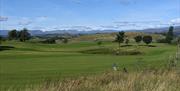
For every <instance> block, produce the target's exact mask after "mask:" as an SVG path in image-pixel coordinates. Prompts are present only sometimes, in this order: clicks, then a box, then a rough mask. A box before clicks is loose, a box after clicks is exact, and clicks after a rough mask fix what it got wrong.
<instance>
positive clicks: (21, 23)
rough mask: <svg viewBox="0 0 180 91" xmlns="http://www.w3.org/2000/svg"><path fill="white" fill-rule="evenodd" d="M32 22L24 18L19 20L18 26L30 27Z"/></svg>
mask: <svg viewBox="0 0 180 91" xmlns="http://www.w3.org/2000/svg"><path fill="white" fill-rule="evenodd" d="M32 22H33V21H32V20H31V19H29V18H26V17H23V18H21V19H20V21H19V22H18V25H22V26H25V25H30V24H32Z"/></svg>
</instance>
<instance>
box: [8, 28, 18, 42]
mask: <svg viewBox="0 0 180 91" xmlns="http://www.w3.org/2000/svg"><path fill="white" fill-rule="evenodd" d="M17 38H18V35H17V30H16V29H14V30H11V31H9V32H8V39H9V40H13V39H17Z"/></svg>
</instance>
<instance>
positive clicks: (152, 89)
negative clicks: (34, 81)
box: [9, 70, 180, 91]
mask: <svg viewBox="0 0 180 91" xmlns="http://www.w3.org/2000/svg"><path fill="white" fill-rule="evenodd" d="M9 91H11V89H9ZM12 91H13V90H12ZM22 91H180V73H178V72H177V71H172V70H171V71H164V70H158V71H155V70H154V71H152V70H149V71H142V72H130V73H124V72H118V71H116V72H115V71H114V72H105V73H104V74H101V75H96V76H88V77H79V78H77V79H66V80H63V81H62V80H61V81H47V82H45V83H43V84H41V85H39V86H36V87H28V86H27V88H26V89H22Z"/></svg>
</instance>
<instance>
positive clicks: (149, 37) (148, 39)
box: [143, 35, 152, 45]
mask: <svg viewBox="0 0 180 91" xmlns="http://www.w3.org/2000/svg"><path fill="white" fill-rule="evenodd" d="M143 42H144V43H146V44H147V45H148V44H150V43H151V42H152V36H150V35H147V36H144V37H143Z"/></svg>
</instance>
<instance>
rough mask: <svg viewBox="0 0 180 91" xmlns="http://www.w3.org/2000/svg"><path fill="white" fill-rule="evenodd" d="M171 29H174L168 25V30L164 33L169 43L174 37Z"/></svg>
mask: <svg viewBox="0 0 180 91" xmlns="http://www.w3.org/2000/svg"><path fill="white" fill-rule="evenodd" d="M173 30H174V27H173V26H170V27H169V31H168V32H167V34H166V42H167V43H169V44H170V43H171V41H172V40H173V38H174V34H173Z"/></svg>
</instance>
